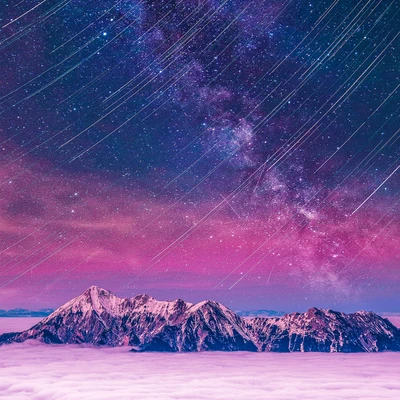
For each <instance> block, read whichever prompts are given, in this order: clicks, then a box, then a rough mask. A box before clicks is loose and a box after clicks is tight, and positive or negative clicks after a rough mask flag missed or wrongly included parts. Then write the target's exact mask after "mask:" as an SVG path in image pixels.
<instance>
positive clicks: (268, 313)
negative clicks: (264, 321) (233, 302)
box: [236, 310, 287, 318]
mask: <svg viewBox="0 0 400 400" xmlns="http://www.w3.org/2000/svg"><path fill="white" fill-rule="evenodd" d="M236 314H237V315H240V316H241V317H245V318H247V317H282V316H283V315H285V314H287V313H285V312H284V311H275V310H250V311H236Z"/></svg>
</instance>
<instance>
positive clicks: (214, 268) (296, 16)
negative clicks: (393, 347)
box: [0, 0, 400, 311]
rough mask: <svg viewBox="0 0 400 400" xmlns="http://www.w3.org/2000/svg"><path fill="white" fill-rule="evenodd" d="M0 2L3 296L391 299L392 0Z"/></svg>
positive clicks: (395, 121)
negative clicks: (106, 293)
mask: <svg viewBox="0 0 400 400" xmlns="http://www.w3.org/2000/svg"><path fill="white" fill-rule="evenodd" d="M0 10H1V12H0V18H1V21H0V27H1V29H0V54H1V62H0V74H1V75H0V76H1V85H0V87H1V89H0V121H1V125H0V174H1V177H0V188H1V189H0V190H1V201H0V210H1V213H0V299H1V302H0V306H1V307H3V308H12V307H17V306H24V307H26V306H28V305H32V304H34V305H37V306H38V307H41V306H43V307H53V306H56V305H58V304H61V303H62V302H63V301H64V300H68V299H69V298H71V297H73V295H75V294H77V293H79V292H81V291H82V290H84V289H85V288H86V287H88V286H90V285H93V284H95V285H99V286H102V287H106V288H108V289H111V290H113V291H115V292H116V293H118V294H119V295H121V296H124V295H125V296H131V295H134V294H137V293H148V294H150V295H153V296H155V297H157V298H166V299H167V298H175V297H181V298H185V299H187V300H190V301H199V300H202V299H204V298H212V299H215V300H219V301H221V302H223V303H225V304H226V305H228V306H230V307H232V308H237V309H239V308H241V309H246V308H247V309H251V308H263V307H264V308H267V309H271V308H276V309H285V310H288V311H290V310H303V309H305V308H307V307H311V306H322V307H340V308H341V309H343V310H344V311H346V310H348V311H352V310H355V309H358V308H369V309H374V310H378V311H399V310H398V304H399V291H398V288H399V285H400V273H399V258H398V248H399V246H400V225H399V201H400V199H399V184H400V181H399V177H400V172H399V169H400V141H399V132H400V129H399V125H400V124H399V110H400V98H399V86H400V78H399V77H400V75H399V65H400V52H399V48H398V45H399V41H400V40H399V26H400V12H399V11H400V5H399V3H398V2H396V1H395V0H393V1H390V0H388V1H382V0H360V1H349V0H333V1H326V0H320V1H303V0H300V1H293V0H280V1H275V0H273V1H266V0H253V1H244V0H169V1H167V0H165V1H164V0H160V1H149V0H143V1H137V0H119V1H115V0H113V1H111V0H102V1H92V0H85V1H83V0H61V1H55V0H43V1H37V0H22V1H18V0H15V1H6V2H2V4H1V5H0Z"/></svg>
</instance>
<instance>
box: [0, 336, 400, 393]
mask: <svg viewBox="0 0 400 400" xmlns="http://www.w3.org/2000/svg"><path fill="white" fill-rule="evenodd" d="M399 371H400V358H399V357H398V354H395V353H381V354H322V353H306V354H304V353H297V354H276V353H255V354H254V353H242V352H239V353H221V352H216V353H197V354H179V353H174V354H161V353H142V354H137V353H130V352H129V349H128V348H104V349H100V348H84V347H78V346H74V345H59V346H58V345H44V344H41V343H38V342H35V341H28V342H26V343H24V344H12V345H5V346H2V347H1V348H0V374H1V377H2V378H1V381H0V398H5V399H41V400H51V399H57V400H62V399H64V400H68V399H77V398H79V399H96V400H97V399H107V400H108V399H110V398H113V399H141V400H146V399H152V400H169V399H171V400H172V399H175V400H176V399H182V400H190V399H196V400H200V399H202V400H218V399H219V400H223V399H224V400H235V399H237V400H238V399H240V400H244V399H249V398H251V399H253V400H265V399H267V398H268V399H272V400H273V399H289V398H297V399H302V400H313V399H321V398H323V399H326V400H333V399H344V398H354V399H365V400H366V399H378V398H379V399H382V400H389V399H393V400H394V399H398V398H399V397H400V383H399V378H400V373H399Z"/></svg>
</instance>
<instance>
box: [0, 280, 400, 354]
mask: <svg viewBox="0 0 400 400" xmlns="http://www.w3.org/2000/svg"><path fill="white" fill-rule="evenodd" d="M28 339H39V340H41V341H44V342H45V343H75V344H81V343H88V344H92V345H96V346H131V347H132V349H133V350H134V351H278V352H289V351H323V352H336V351H341V352H360V351H367V352H370V351H382V350H394V351H399V350H400V331H399V329H397V328H396V327H395V326H394V325H392V324H391V323H390V322H389V321H388V320H386V319H384V318H381V317H379V316H378V315H376V314H374V313H372V312H364V311H362V312H357V313H354V314H344V313H340V312H335V311H331V310H322V309H317V308H312V309H310V310H308V311H307V312H305V313H292V314H286V315H284V316H283V317H282V318H261V317H258V318H251V319H245V318H242V317H240V316H238V315H237V314H235V313H234V312H233V311H231V310H229V309H228V308H226V307H225V306H223V305H222V304H219V303H217V302H214V301H203V302H200V303H198V304H192V303H188V302H185V301H183V300H180V299H178V300H174V301H158V300H156V299H154V298H152V297H150V296H147V295H138V296H135V297H133V298H126V299H122V298H119V297H117V296H115V295H114V294H112V293H111V292H109V291H107V290H104V289H101V288H98V287H96V286H92V287H90V288H89V289H87V290H86V291H85V292H84V293H82V294H81V295H80V296H78V297H76V298H74V299H72V300H71V301H69V302H68V303H66V304H64V305H63V306H61V307H60V308H58V309H57V310H55V311H54V312H53V313H52V314H50V315H49V316H48V317H46V318H44V319H43V320H42V321H40V322H39V323H38V324H36V325H34V326H33V327H32V328H30V329H28V330H26V331H23V332H19V333H7V334H3V335H0V344H2V343H11V342H23V341H25V340H28Z"/></svg>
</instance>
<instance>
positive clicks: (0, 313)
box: [0, 308, 54, 318]
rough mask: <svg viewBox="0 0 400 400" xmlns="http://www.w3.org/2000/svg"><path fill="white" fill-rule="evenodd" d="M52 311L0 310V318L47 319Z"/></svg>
mask: <svg viewBox="0 0 400 400" xmlns="http://www.w3.org/2000/svg"><path fill="white" fill-rule="evenodd" d="M53 311H54V310H53V309H51V308H43V309H41V310H38V311H32V310H26V309H25V308H14V309H12V310H0V318H4V317H7V318H13V317H15V318H21V317H47V316H48V315H50V314H51V313H52V312H53Z"/></svg>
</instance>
